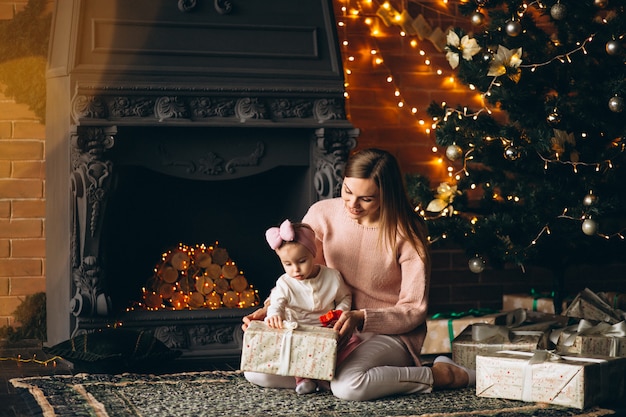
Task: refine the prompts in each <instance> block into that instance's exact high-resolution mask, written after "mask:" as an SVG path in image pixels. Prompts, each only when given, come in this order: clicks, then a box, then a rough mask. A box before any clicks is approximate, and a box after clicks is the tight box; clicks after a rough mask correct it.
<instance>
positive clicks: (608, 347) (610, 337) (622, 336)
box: [557, 319, 626, 357]
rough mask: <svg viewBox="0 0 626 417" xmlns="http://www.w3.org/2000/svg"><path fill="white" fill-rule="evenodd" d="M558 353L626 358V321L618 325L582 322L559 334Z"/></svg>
mask: <svg viewBox="0 0 626 417" xmlns="http://www.w3.org/2000/svg"><path fill="white" fill-rule="evenodd" d="M557 351H558V352H559V353H561V354H563V353H568V354H571V353H577V354H582V355H605V356H620V357H626V321H621V322H619V323H616V324H613V325H611V324H609V323H607V322H603V321H602V322H599V323H597V324H594V323H592V322H590V321H587V320H584V319H583V320H580V322H579V323H578V324H577V325H574V326H569V327H566V328H564V329H562V331H561V332H560V334H559V337H558V342H557Z"/></svg>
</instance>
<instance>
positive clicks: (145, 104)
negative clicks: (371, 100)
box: [72, 94, 346, 125]
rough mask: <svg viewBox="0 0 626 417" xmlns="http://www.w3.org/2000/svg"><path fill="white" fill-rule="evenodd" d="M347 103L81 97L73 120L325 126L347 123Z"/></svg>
mask: <svg viewBox="0 0 626 417" xmlns="http://www.w3.org/2000/svg"><path fill="white" fill-rule="evenodd" d="M343 103H344V102H343V100H339V99H335V98H332V97H329V98H321V99H320V98H313V97H304V98H297V99H294V98H287V97H256V96H247V97H234V96H232V97H229V96H221V95H220V96H215V97H212V96H210V95H198V96H187V95H185V96H177V95H165V96H157V97H155V96H151V95H135V94H133V95H103V94H99V95H85V94H78V95H76V96H75V97H74V99H73V100H72V118H73V120H74V123H75V124H77V125H78V124H80V122H81V121H86V120H91V121H93V120H103V121H104V120H106V121H115V120H125V121H134V120H137V121H142V122H143V123H145V122H146V121H147V120H149V119H150V118H152V119H156V120H157V121H159V122H163V121H167V120H181V119H182V120H186V121H189V122H191V123H193V122H203V121H206V122H209V121H211V120H214V119H215V120H223V121H231V122H232V123H243V122H252V123H254V122H256V121H267V120H271V121H272V122H275V123H281V122H289V121H292V120H294V119H297V120H309V121H314V122H316V123H324V122H326V121H331V120H344V119H345V117H346V114H345V108H344V104H343Z"/></svg>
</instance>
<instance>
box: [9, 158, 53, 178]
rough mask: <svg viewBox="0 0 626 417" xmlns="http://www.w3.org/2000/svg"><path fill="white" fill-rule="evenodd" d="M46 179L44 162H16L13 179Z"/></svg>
mask: <svg viewBox="0 0 626 417" xmlns="http://www.w3.org/2000/svg"><path fill="white" fill-rule="evenodd" d="M45 177H46V165H45V163H44V162H43V161H15V162H14V163H13V172H12V175H11V178H41V179H44V178H45Z"/></svg>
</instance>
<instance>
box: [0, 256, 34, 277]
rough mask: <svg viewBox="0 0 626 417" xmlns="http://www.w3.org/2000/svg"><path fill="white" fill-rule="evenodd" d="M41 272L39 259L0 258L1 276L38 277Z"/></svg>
mask: <svg viewBox="0 0 626 417" xmlns="http://www.w3.org/2000/svg"><path fill="white" fill-rule="evenodd" d="M42 272H43V267H42V261H41V260H39V259H13V258H10V259H0V276H3V277H13V278H15V277H38V276H41V275H42Z"/></svg>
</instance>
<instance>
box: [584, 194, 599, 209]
mask: <svg viewBox="0 0 626 417" xmlns="http://www.w3.org/2000/svg"><path fill="white" fill-rule="evenodd" d="M596 200H597V197H596V196H595V195H593V194H591V193H589V194H587V195H586V196H585V197H584V198H583V205H585V206H587V207H589V206H591V205H593V204H594V203H595V202H596Z"/></svg>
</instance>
